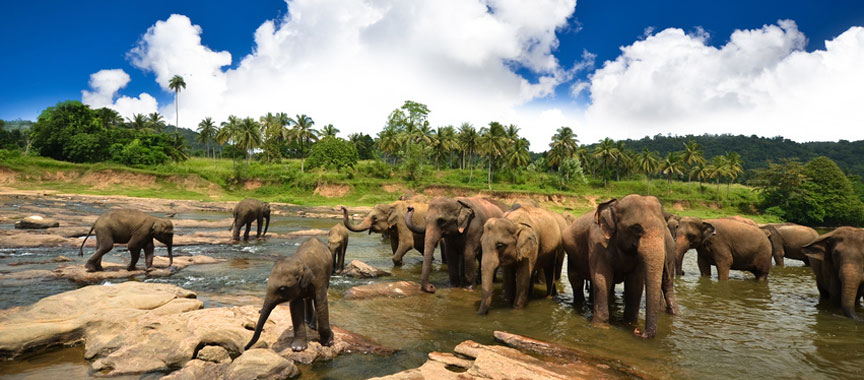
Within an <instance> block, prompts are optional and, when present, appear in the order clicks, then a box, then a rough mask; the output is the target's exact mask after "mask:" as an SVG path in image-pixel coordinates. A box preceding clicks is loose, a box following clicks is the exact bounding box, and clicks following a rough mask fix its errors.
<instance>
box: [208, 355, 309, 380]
mask: <svg viewBox="0 0 864 380" xmlns="http://www.w3.org/2000/svg"><path fill="white" fill-rule="evenodd" d="M299 374H300V370H298V369H297V366H295V365H294V362H292V361H290V360H288V359H285V358H283V357H281V356H279V354H277V353H275V352H273V351H271V350H268V349H265V348H253V349H250V350H248V351H246V352H244V353H243V355H240V357H239V358H237V359H236V360H234V362H232V363H231V365H230V366H228V368H227V369H226V370H225V375H223V379H225V380H259V379H260V380H266V379H290V378H292V377H295V376H297V375H299Z"/></svg>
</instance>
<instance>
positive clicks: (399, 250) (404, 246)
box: [393, 241, 444, 267]
mask: <svg viewBox="0 0 864 380" xmlns="http://www.w3.org/2000/svg"><path fill="white" fill-rule="evenodd" d="M410 250H411V246H410V245H408V243H403V242H401V241H400V242H394V247H393V265H394V266H397V267H399V266H402V257H404V256H405V254H406V253H408V251H410ZM441 256H444V255H441Z"/></svg>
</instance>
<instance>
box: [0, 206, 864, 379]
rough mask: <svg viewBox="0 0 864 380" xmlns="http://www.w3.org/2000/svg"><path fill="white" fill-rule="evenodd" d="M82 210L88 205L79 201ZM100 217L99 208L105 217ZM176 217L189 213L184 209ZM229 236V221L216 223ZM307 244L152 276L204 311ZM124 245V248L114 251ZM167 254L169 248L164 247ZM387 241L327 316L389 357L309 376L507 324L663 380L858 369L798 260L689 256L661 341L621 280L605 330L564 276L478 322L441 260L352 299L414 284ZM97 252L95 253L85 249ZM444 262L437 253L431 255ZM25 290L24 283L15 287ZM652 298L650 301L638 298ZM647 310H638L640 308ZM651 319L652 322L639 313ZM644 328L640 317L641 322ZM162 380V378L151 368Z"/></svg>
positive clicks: (53, 369) (314, 224) (244, 299)
mask: <svg viewBox="0 0 864 380" xmlns="http://www.w3.org/2000/svg"><path fill="white" fill-rule="evenodd" d="M79 207H80V208H81V209H88V206H86V205H81V206H79ZM99 212H101V211H99ZM226 215H227V214H225V213H189V214H184V215H182V217H183V218H198V219H215V220H218V219H223V218H226ZM177 217H178V218H179V217H181V215H178V216H177ZM336 223H338V221H336V220H332V219H301V218H284V217H280V218H274V220H273V221H272V222H271V225H270V230H271V231H273V232H275V233H287V232H291V231H297V230H302V229H310V228H318V229H324V230H327V229H329V228H330V227H331V226H332V225H334V224H336ZM214 230H222V228H218V229H214ZM301 241H302V239H285V240H280V239H270V240H267V241H264V242H255V241H253V242H248V243H239V244H235V245H230V246H191V247H178V248H179V250H181V251H182V252H183V253H184V254H206V255H211V256H215V257H220V258H225V259H227V261H226V262H223V263H219V264H213V265H202V266H193V267H189V268H186V269H184V270H183V271H181V272H179V273H177V274H175V275H174V276H172V277H169V278H156V279H146V280H145V281H152V282H163V283H171V284H175V285H178V286H182V287H184V288H188V289H191V290H194V291H196V292H198V295H199V298H201V299H202V301H204V303H205V305H206V306H207V307H218V306H225V305H238V304H254V305H258V304H260V302H261V298H260V297H261V296H262V295H263V294H264V287H265V284H266V280H267V276H268V275H269V273H270V270H271V269H272V267H273V262H274V261H276V260H277V259H278V258H280V257H285V256H290V255H292V254H293V253H294V252H295V251H296V249H297V246H298V245H299V243H300V242H301ZM118 251H119V252H118ZM157 254H163V255H164V250H162V251H159V250H157ZM390 254H391V249H390V246H389V243H387V242H385V241H382V240H381V239H380V237H379V236H378V235H367V234H351V242H350V245H349V248H348V252H347V255H346V256H347V257H346V260H351V259H359V260H362V261H364V262H366V263H369V264H371V265H373V266H377V267H380V268H383V269H386V270H390V271H391V272H392V273H393V276H391V277H384V278H382V279H379V280H369V279H353V278H346V277H342V276H336V277H333V278H332V280H331V286H330V293H329V295H330V299H331V302H330V312H331V320H332V321H333V323H334V324H336V325H338V326H340V327H343V328H346V329H349V330H352V331H355V332H357V333H359V334H362V335H365V336H368V337H371V338H373V339H374V340H376V341H378V342H379V343H381V344H383V345H387V346H391V347H395V348H398V349H399V350H400V351H399V352H397V353H396V354H395V355H394V356H393V357H390V358H380V357H375V356H365V355H346V356H343V357H340V358H337V359H336V360H334V361H331V362H324V363H316V364H315V365H313V366H311V367H304V368H302V371H303V376H302V378H304V379H319V378H328V379H364V378H367V377H370V376H378V375H384V374H389V373H393V372H396V371H400V370H403V369H407V368H412V367H416V366H418V365H420V364H422V363H423V362H424V361H425V360H426V353H427V352H429V351H436V350H437V351H451V350H452V348H453V347H454V346H455V345H456V344H458V343H459V342H461V341H463V340H466V339H473V340H475V341H478V342H480V343H492V341H493V340H492V332H493V331H495V330H507V331H511V332H513V333H516V334H522V335H527V336H531V337H535V338H538V339H543V340H550V341H554V342H557V343H560V344H563V345H567V346H573V347H577V348H579V349H581V350H585V351H588V352H590V353H592V354H595V355H600V356H605V357H612V358H616V359H619V360H621V361H622V362H625V363H627V364H630V365H632V366H634V367H636V368H637V369H639V370H641V371H644V372H647V373H650V374H653V375H655V376H657V377H658V378H687V379H691V378H698V379H728V378H745V377H746V378H778V377H779V378H807V379H846V378H851V377H855V376H857V373H858V371H859V369H860V368H861V367H862V364H864V331H862V329H864V327H862V325H860V324H857V323H855V322H853V321H851V320H849V319H847V318H844V317H842V316H841V315H840V313H839V310H833V309H825V310H824V311H820V310H819V309H817V308H816V304H817V302H818V292H817V291H816V287H815V282H814V280H813V274H812V272H811V270H810V268H808V267H803V266H800V263H798V262H795V261H787V263H789V265H790V266H788V267H785V268H774V269H773V270H772V273H771V275H770V276H769V277H768V281H766V282H761V283H760V282H757V281H755V280H754V279H753V275H752V274H750V273H747V272H739V271H732V273H731V276H730V277H731V280H730V281H728V282H724V283H720V282H718V281H717V280H716V279H715V278H710V279H708V278H700V277H699V275H698V273H699V270H698V268H697V266H696V254H695V253H693V252H691V253H690V254H688V255H687V256H686V258H685V262H684V265H685V270H686V272H687V275H686V276H684V277H682V278H679V279H676V282H675V290H676V295H677V296H678V302H679V304H680V315H679V316H676V317H672V316H669V315H665V314H663V315H661V316H660V319H659V325H658V335H657V338H655V339H653V340H642V339H638V338H636V337H634V336H633V328H634V327H636V325H628V324H625V323H623V322H622V321H621V320H622V317H623V315H622V314H623V297H622V296H621V292H622V290H623V287H622V286H621V285H618V286H617V287H616V291H617V292H618V295H617V297H616V298H615V302H614V307H615V311H614V313H613V314H612V316H611V317H612V325H611V326H610V327H609V328H597V327H592V326H591V323H590V319H591V308H590V306H582V307H580V308H578V309H574V308H573V306H572V292H571V290H570V288H569V287H570V286H569V282H568V281H567V279H566V273H565V274H564V276H565V278H564V279H563V280H562V281H561V283H560V284H559V290H561V291H562V292H561V295H560V296H559V297H557V298H556V299H545V298H542V294H543V289H542V288H543V287H542V286H540V287H538V288H537V289H535V292H534V294H535V298H532V299H531V300H530V302H529V303H528V306H527V308H525V309H524V310H512V309H510V308H509V307H508V304H507V303H506V302H505V301H504V300H503V299H502V297H501V289H500V284H496V291H495V293H494V296H493V302H492V308H491V309H490V312H489V314H488V315H485V316H478V315H477V314H476V310H477V306H478V303H479V301H480V292H479V290H478V291H473V292H471V291H466V290H463V289H448V288H447V284H448V279H447V275H446V273H445V272H444V271H442V270H441V269H442V265H441V263H440V261H436V262H435V263H434V265H433V273H432V276H431V281H432V283H434V284H435V285H436V286H437V287H438V288H439V289H440V290H439V291H438V292H437V293H435V294H434V295H428V294H424V295H421V296H417V297H410V298H403V299H371V300H345V299H343V295H344V293H345V291H346V290H347V289H348V288H350V287H352V286H356V285H361V284H367V283H371V282H373V281H394V280H413V281H417V280H418V279H419V277H420V271H421V269H422V257H421V256H420V255H419V254H418V253H417V252H415V251H411V252H410V253H408V254H407V255H406V256H405V259H404V261H405V264H404V266H402V267H399V268H393V267H392V263H391V260H390ZM57 255H65V256H67V257H70V258H72V259H73V260H75V261H76V262H77V263H83V262H84V260H86V258H87V256H86V255H85V257H83V258H78V256H77V249H71V248H64V249H55V248H52V249H14V250H12V249H10V250H0V256H2V257H0V271H22V270H28V269H53V268H54V267H56V265H57V264H34V265H22V266H15V267H11V266H8V265H6V264H8V263H11V262H19V261H39V260H44V259H47V258H51V257H55V256H57ZM87 255H89V252H87ZM128 257H129V254H128V252H127V251H126V250H115V251H112V252H111V253H110V254H109V255H107V256H106V258H105V259H106V260H107V261H114V262H122V261H124V260H128ZM436 257H439V258H440V256H437V254H436ZM22 288H23V289H26V291H21V289H22ZM75 288H77V285H75V284H73V283H71V282H69V281H65V280H53V279H51V280H48V279H31V280H18V281H3V282H0V308H8V307H11V306H18V305H28V304H31V303H34V302H36V301H38V300H39V299H40V298H42V297H45V296H48V295H52V294H57V293H60V292H63V291H67V290H72V289H75ZM643 303H644V298H643ZM642 313H643V314H642V315H643V316H644V309H643V310H642ZM643 318H644V317H643ZM639 323H640V324H641V323H644V321H640V322H639ZM82 357H83V349H82V348H80V347H79V348H71V349H65V350H59V351H54V352H51V353H47V354H41V355H38V356H35V357H33V358H31V359H29V360H16V361H11V362H3V363H0V378H3V379H6V378H14V379H22V378H34V379H35V378H59V377H66V378H79V377H83V378H86V377H87V362H85V361H84V360H83V359H82ZM154 377H157V376H154ZM136 378H138V377H136Z"/></svg>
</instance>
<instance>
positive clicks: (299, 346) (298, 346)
mask: <svg viewBox="0 0 864 380" xmlns="http://www.w3.org/2000/svg"><path fill="white" fill-rule="evenodd" d="M306 347H308V346H307V345H306V339H303V338H294V340H292V341H291V350H292V351H295V352H296V351H306Z"/></svg>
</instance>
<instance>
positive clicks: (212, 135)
mask: <svg viewBox="0 0 864 380" xmlns="http://www.w3.org/2000/svg"><path fill="white" fill-rule="evenodd" d="M216 132H217V129H216V124H214V123H213V119H212V118H210V117H209V116H208V117H206V118H204V120H201V122H200V123H198V142H200V143H202V144H205V145H206V146H207V153H208V154H209V153H211V148H210V143H211V142H212V141H213V140H215V139H216ZM212 153H213V163H214V164H215V163H216V151H215V150H212Z"/></svg>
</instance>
